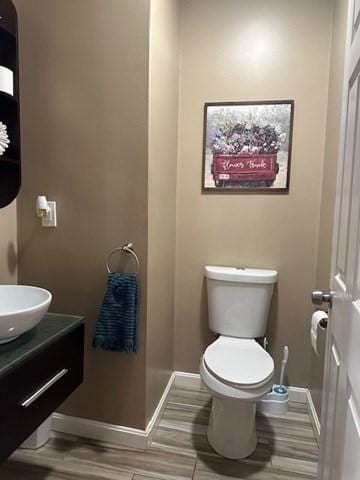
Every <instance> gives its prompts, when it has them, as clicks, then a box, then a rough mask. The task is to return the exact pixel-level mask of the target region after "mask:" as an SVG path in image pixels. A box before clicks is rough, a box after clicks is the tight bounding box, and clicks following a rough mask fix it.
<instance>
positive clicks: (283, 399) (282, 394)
mask: <svg viewBox="0 0 360 480" xmlns="http://www.w3.org/2000/svg"><path fill="white" fill-rule="evenodd" d="M288 407H289V392H288V389H287V388H286V387H283V386H279V385H274V386H273V388H272V390H271V392H269V393H268V394H267V395H265V397H264V398H263V399H262V400H260V401H259V402H257V404H256V410H257V412H259V413H265V414H266V413H268V414H270V415H285V414H286V413H287V411H288Z"/></svg>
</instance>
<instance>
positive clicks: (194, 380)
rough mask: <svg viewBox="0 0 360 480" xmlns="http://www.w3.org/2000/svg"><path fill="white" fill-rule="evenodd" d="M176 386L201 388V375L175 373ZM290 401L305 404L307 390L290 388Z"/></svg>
mask: <svg viewBox="0 0 360 480" xmlns="http://www.w3.org/2000/svg"><path fill="white" fill-rule="evenodd" d="M174 385H176V386H177V387H185V388H186V387H187V388H198V387H200V386H201V378H200V374H199V373H187V372H175V381H174ZM288 390H289V400H290V401H292V402H297V403H303V404H306V402H307V397H306V395H307V391H308V389H307V388H303V387H288Z"/></svg>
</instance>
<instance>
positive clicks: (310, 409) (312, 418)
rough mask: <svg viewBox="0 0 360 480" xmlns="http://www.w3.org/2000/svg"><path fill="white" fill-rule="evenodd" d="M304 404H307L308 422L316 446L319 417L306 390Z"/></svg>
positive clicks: (319, 426)
mask: <svg viewBox="0 0 360 480" xmlns="http://www.w3.org/2000/svg"><path fill="white" fill-rule="evenodd" d="M306 403H307V407H308V412H309V416H310V421H311V424H312V427H313V430H314V434H315V438H316V441H317V443H318V445H320V431H321V424H320V419H319V416H318V414H317V411H316V408H315V404H314V401H313V399H312V396H311V392H310V390H308V391H307V393H306Z"/></svg>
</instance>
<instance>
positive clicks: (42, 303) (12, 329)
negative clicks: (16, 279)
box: [0, 285, 52, 344]
mask: <svg viewBox="0 0 360 480" xmlns="http://www.w3.org/2000/svg"><path fill="white" fill-rule="evenodd" d="M51 300H52V295H51V293H50V292H48V291H47V290H44V289H43V288H38V287H28V286H24V285H0V344H2V343H7V342H11V341H12V340H15V338H17V337H19V336H20V335H22V334H23V333H25V332H27V331H29V330H31V329H32V328H33V327H35V326H36V325H37V324H38V323H39V322H40V320H41V319H42V318H43V316H44V315H45V313H46V312H47V310H48V308H49V306H50V303H51Z"/></svg>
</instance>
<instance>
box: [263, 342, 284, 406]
mask: <svg viewBox="0 0 360 480" xmlns="http://www.w3.org/2000/svg"><path fill="white" fill-rule="evenodd" d="M288 358H289V347H288V346H287V345H286V346H285V347H284V350H283V359H282V362H281V371H280V383H279V385H274V386H273V388H272V390H271V392H270V393H268V394H267V395H265V397H263V398H262V399H261V400H260V401H259V402H258V403H257V405H256V408H257V411H258V412H261V413H265V414H270V415H285V414H286V413H287V411H288V404H289V392H288V389H287V388H286V387H285V386H284V377H285V370H286V364H287V362H288Z"/></svg>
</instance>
